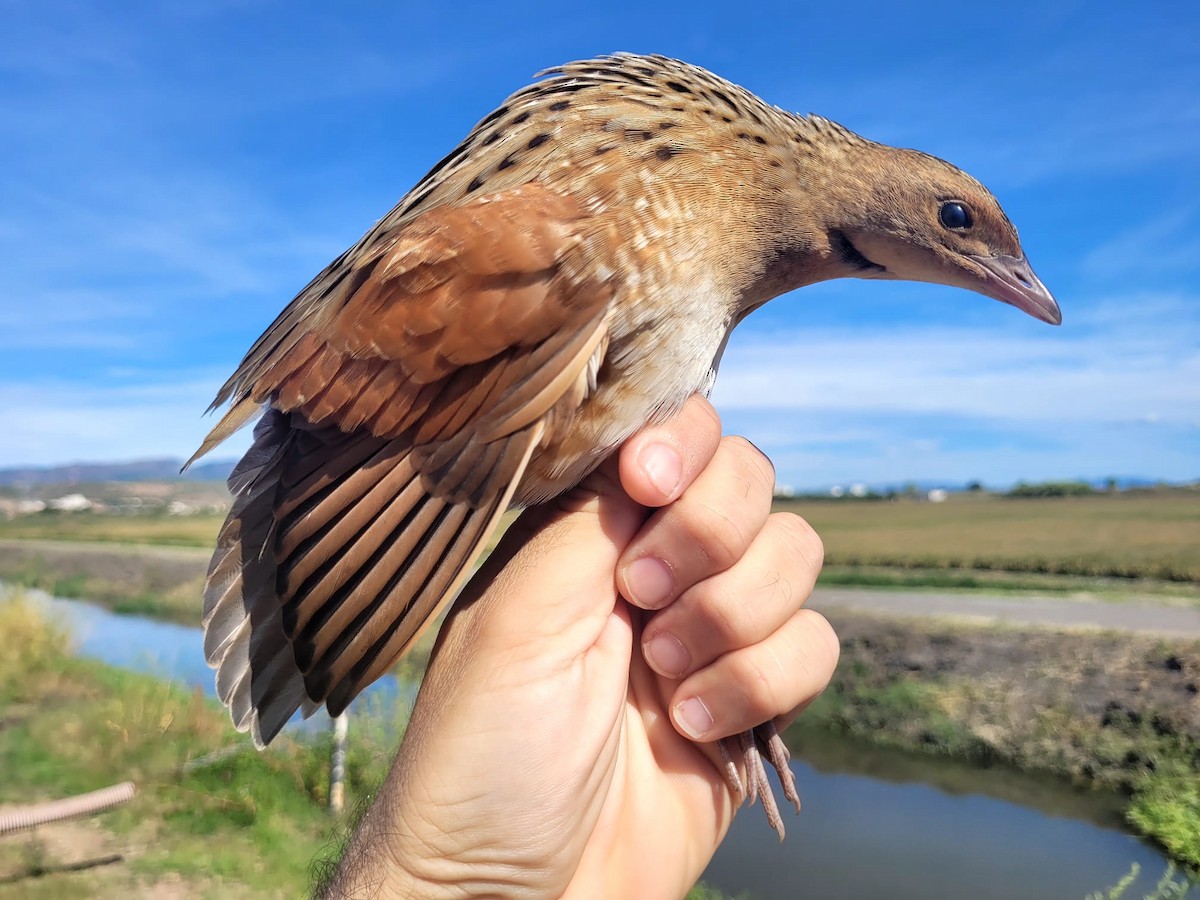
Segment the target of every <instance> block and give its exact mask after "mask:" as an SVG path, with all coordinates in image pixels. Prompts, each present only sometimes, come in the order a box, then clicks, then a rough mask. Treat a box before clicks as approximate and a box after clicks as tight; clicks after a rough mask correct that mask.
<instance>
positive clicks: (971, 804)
mask: <svg viewBox="0 0 1200 900" xmlns="http://www.w3.org/2000/svg"><path fill="white" fill-rule="evenodd" d="M52 609H53V615H54V618H55V619H57V620H59V621H63V622H68V621H69V622H70V623H71V624H72V627H73V629H74V630H75V631H76V634H77V638H76V640H77V646H78V648H79V649H80V650H81V651H82V652H84V653H91V654H94V655H96V656H98V657H100V658H104V659H106V660H107V661H109V662H111V663H114V664H117V665H121V666H129V667H134V668H140V669H143V670H149V671H153V672H155V673H156V675H158V676H159V677H166V678H170V679H172V680H173V681H175V682H176V684H178V685H180V686H181V687H184V688H186V687H189V686H191V685H195V686H196V689H197V690H201V691H208V690H210V689H211V673H210V672H209V671H208V669H207V667H206V666H205V665H204V663H203V660H202V658H201V657H200V649H199V648H200V641H199V636H198V633H197V631H196V630H195V629H188V628H180V627H178V626H171V625H164V624H163V623H157V622H152V621H147V620H144V619H139V618H136V617H128V616H114V615H112V614H111V613H108V612H107V611H105V610H100V609H98V608H96V607H91V606H89V605H85V604H78V603H75V602H58V603H56V604H55V605H54V606H53V607H52ZM838 624H839V629H840V630H841V631H842V633H843V635H844V638H845V640H846V641H847V645H846V650H845V653H846V656H845V657H844V660H843V666H842V672H843V675H842V676H839V680H838V681H836V682H835V684H834V687H833V688H832V689H831V691H830V692H828V693H827V695H826V697H825V698H823V700H822V701H820V702H819V703H818V704H817V706H816V708H814V709H813V710H811V711H810V712H809V713H808V714H806V715H805V717H804V719H803V720H802V722H804V723H808V725H809V726H810V727H809V728H807V729H806V730H805V731H803V732H797V731H793V732H792V733H791V734H790V735H789V738H790V739H791V742H792V744H793V747H794V748H795V749H796V752H797V754H798V759H797V762H796V767H795V770H796V773H797V777H798V780H799V782H800V785H801V789H802V791H803V793H804V800H805V812H804V813H803V814H802V815H801V816H800V818H799V819H797V820H796V821H795V822H794V823H793V822H789V839H788V842H787V844H785V845H784V846H783V847H780V846H779V845H778V843H777V842H775V841H774V839H773V838H771V837H770V836H769V835H758V834H757V831H758V830H759V829H758V826H759V825H760V824H761V823H759V822H758V820H759V818H761V817H760V816H757V815H741V816H738V817H737V819H736V820H735V825H734V831H733V833H731V835H730V837H729V839H728V841H727V843H726V845H725V846H723V847H722V850H721V852H720V854H719V855H718V857H717V859H716V860H714V863H713V868H712V869H711V870H710V873H709V875H708V876H706V879H707V880H708V881H709V882H711V883H713V884H715V885H717V886H719V887H722V888H724V889H726V890H729V891H730V892H731V893H734V894H736V893H737V892H738V890H740V889H742V888H750V887H751V886H752V885H753V886H754V889H753V891H752V894H753V896H762V897H770V896H795V894H794V893H792V894H789V893H787V890H790V888H788V887H787V886H788V885H794V884H797V883H799V882H797V881H796V879H802V880H803V883H805V884H810V885H816V884H820V885H824V886H826V887H823V888H822V890H821V891H818V892H816V893H815V894H813V895H814V896H875V895H876V894H874V893H873V892H872V891H873V890H874V889H873V888H872V887H871V885H873V884H875V882H874V881H872V880H871V879H875V878H884V879H888V883H890V884H893V885H896V886H897V887H896V890H895V891H893V892H891V893H889V894H887V896H889V897H897V896H912V897H917V896H936V895H937V894H936V893H934V894H931V893H928V892H926V893H921V891H922V885H926V886H928V885H929V884H932V883H935V882H936V883H938V884H941V883H942V882H941V881H938V880H937V879H939V878H954V879H959V881H958V882H957V883H959V884H960V885H970V884H972V883H973V881H974V880H975V879H984V880H985V881H987V882H988V883H992V882H993V881H994V880H995V879H994V878H993V874H994V867H995V864H996V860H1003V861H1004V865H1005V866H1007V867H1009V868H1010V869H1014V870H1015V869H1019V870H1021V871H1022V872H1024V873H1027V874H1029V877H1028V878H1027V879H1026V880H1025V881H1022V884H1026V885H1027V886H1028V888H1029V891H1031V892H1028V891H1025V890H1024V889H1022V890H1021V891H1017V892H1009V893H999V894H994V895H987V896H997V897H1001V896H1010V897H1012V896H1022V897H1026V896H1027V897H1040V896H1045V897H1060V896H1081V897H1082V896H1083V894H1084V893H1086V892H1087V891H1092V890H1100V889H1102V888H1104V887H1106V886H1107V885H1111V884H1114V883H1115V882H1116V881H1117V880H1118V879H1119V878H1120V877H1121V875H1123V874H1124V873H1125V872H1127V871H1128V870H1129V867H1130V865H1131V863H1133V862H1138V863H1139V864H1141V866H1142V870H1143V878H1144V879H1149V881H1147V882H1146V884H1147V885H1149V886H1152V884H1153V881H1154V880H1156V878H1157V876H1158V875H1159V874H1161V873H1162V871H1163V869H1164V867H1165V858H1164V857H1163V856H1162V854H1161V853H1159V852H1158V851H1157V850H1155V849H1154V848H1152V847H1150V846H1148V845H1146V844H1144V843H1142V842H1139V841H1138V840H1137V839H1136V838H1133V837H1131V836H1130V835H1129V834H1128V833H1127V832H1125V831H1122V830H1121V824H1122V821H1121V820H1122V815H1121V813H1122V809H1123V807H1124V802H1125V801H1124V798H1123V797H1122V796H1120V795H1119V794H1116V793H1113V792H1108V791H1102V790H1096V789H1094V784H1095V782H1090V783H1091V784H1092V785H1093V787H1087V786H1086V784H1084V783H1082V782H1081V783H1080V784H1078V785H1075V786H1072V785H1071V784H1070V783H1069V782H1068V781H1067V780H1065V779H1061V778H1060V779H1051V778H1045V777H1041V776H1037V775H1029V774H1027V773H1024V772H1017V771H1013V770H1011V769H1008V768H1006V767H1005V766H1003V765H997V760H998V759H1000V755H999V753H998V752H996V750H995V749H994V744H993V749H991V750H987V751H986V752H984V753H979V752H977V751H978V750H979V745H977V744H967V743H963V742H967V741H968V740H970V741H981V740H982V738H980V736H978V735H973V733H972V732H970V731H969V730H967V729H965V728H955V727H951V726H953V725H954V720H953V719H952V718H951V717H950V713H952V712H955V710H956V709H957V710H958V711H959V712H962V711H963V709H965V707H963V708H959V707H956V706H955V705H954V704H953V703H948V702H947V698H949V697H952V696H954V693H955V692H956V691H959V690H960V688H959V687H956V685H957V684H958V682H959V681H967V682H969V683H972V684H975V685H976V686H977V687H978V688H979V693H978V696H979V697H983V696H986V695H987V694H988V691H987V690H984V689H983V687H979V686H981V685H982V686H984V687H986V686H988V685H992V686H993V687H994V689H995V690H997V691H1001V690H1005V687H1004V685H1005V682H1004V680H1003V678H1001V677H1000V676H999V675H997V674H996V672H1002V671H1004V670H1005V667H1006V666H1008V667H1009V668H1011V667H1013V666H1016V667H1017V668H1020V667H1021V666H1022V665H1024V666H1026V667H1028V665H1029V662H1028V659H1027V658H1026V657H1024V656H1022V653H1023V652H1029V653H1033V654H1035V655H1037V654H1044V653H1045V652H1046V651H1047V650H1048V649H1049V648H1048V647H1046V646H1036V645H1031V644H1030V642H1029V640H1028V638H1025V639H1023V640H1022V639H1020V638H1019V636H1018V635H1016V634H1009V635H1007V637H1006V636H1005V633H1003V632H997V633H995V634H993V635H992V639H993V641H994V642H993V643H992V644H991V645H990V646H989V647H986V648H981V649H979V650H978V653H979V656H975V651H970V652H968V650H967V643H968V642H969V641H970V640H971V639H972V638H978V635H972V634H971V633H970V632H967V633H958V632H956V631H955V630H953V629H951V630H948V631H942V632H938V631H934V632H932V633H931V634H930V635H929V636H927V640H926V638H922V637H921V636H919V635H918V634H916V633H914V634H910V635H907V636H904V637H898V636H897V635H898V632H897V627H896V623H888V622H881V621H873V620H872V621H871V622H870V623H868V620H865V619H864V620H860V621H857V622H855V623H850V622H839V623H838ZM1010 640H1011V641H1013V642H1015V644H1016V645H1020V647H1017V646H1015V645H1014V643H1006V641H1010ZM1106 648H1107V649H1106ZM1060 649H1061V647H1060ZM1073 649H1074V650H1075V651H1076V652H1078V651H1079V649H1080V648H1079V647H1074V648H1073ZM860 651H861V654H866V656H867V658H866V659H863V658H860V656H861V654H860ZM1093 652H1096V653H1107V654H1108V660H1107V661H1108V662H1109V664H1110V666H1109V668H1110V669H1113V670H1114V671H1115V670H1119V669H1120V667H1119V666H1115V667H1114V666H1113V665H1112V659H1113V652H1112V649H1111V648H1108V647H1107V645H1103V644H1102V645H1100V646H1099V647H1098V648H1093ZM989 659H990V660H992V663H991V664H990V668H989V663H988V660H989ZM892 671H906V672H909V673H910V674H914V673H921V672H926V674H929V673H933V674H938V675H939V677H940V681H939V680H938V679H933V680H932V682H931V683H932V684H934V685H935V686H936V685H938V684H940V685H941V687H942V688H944V689H945V690H946V691H948V693H944V694H937V693H925V692H924V690H925V689H924V688H922V689H921V690H917V689H916V688H914V687H912V685H909V686H907V687H904V688H900V687H897V686H896V685H895V684H893V683H890V682H889V680H888V678H889V676H888V674H887V673H888V672H892ZM1168 671H1169V669H1168ZM989 672H990V673H991V675H990V676H989V675H988V674H987V673H989ZM847 678H848V679H849V680H847ZM989 678H992V679H998V680H995V681H994V683H993V682H991V681H989ZM921 683H922V684H923V682H921ZM947 685H948V686H947ZM989 689H990V688H989ZM1157 690H1158V689H1156V690H1150V691H1142V693H1145V694H1146V696H1147V698H1148V699H1149V700H1150V701H1154V698H1155V697H1158V696H1159V695H1158V693H1157ZM1010 692H1011V691H1010ZM186 693H187V692H186V690H185V692H184V694H185V695H186ZM1077 693H1079V692H1077ZM1086 693H1087V692H1082V693H1081V694H1080V695H1081V696H1082V695H1084V694H1086ZM1135 693H1136V692H1135ZM1025 699H1026V701H1027V702H1029V703H1036V702H1040V700H1039V698H1038V697H1037V696H1032V695H1028V694H1027V695H1026V697H1025ZM1098 699H1099V698H1093V701H1095V702H1098ZM1105 702H1107V701H1105ZM398 705H400V706H403V704H398V703H397V702H396V700H395V695H394V694H392V695H391V699H390V700H387V701H383V702H377V703H376V705H375V706H374V708H373V710H372V712H371V713H370V714H369V716H367V717H361V718H360V719H358V720H356V721H357V722H362V721H363V719H370V718H374V717H376V716H378V715H383V716H384V717H387V716H389V715H391V716H392V717H393V721H394V720H395V719H394V717H395V707H396V706H398ZM987 709H990V710H992V712H994V709H992V707H987ZM389 710H391V712H390V713H389ZM856 710H857V712H856ZM864 710H865V711H867V712H869V713H870V715H864V714H862V713H863V711H864ZM889 711H890V712H889ZM163 715H166V713H164V714H163ZM189 715H191V713H189ZM218 718H219V717H218ZM970 721H971V719H970V717H969V716H968V717H966V718H964V719H963V723H966V724H969V723H970ZM948 723H949V724H948ZM814 725H815V726H820V729H821V730H817V731H814V730H813V728H812V727H811V726H814ZM872 725H873V726H874V734H873V735H872V739H873V740H875V742H876V743H880V740H879V739H880V737H881V736H885V737H886V735H887V733H888V732H890V731H894V732H896V733H898V734H901V735H908V738H906V739H911V740H912V741H913V742H914V743H915V745H917V746H919V747H924V748H926V749H930V748H932V747H934V746H935V745H937V742H938V741H941V742H942V744H941V745H940V746H941V749H943V750H945V751H947V752H950V753H958V754H959V755H964V756H966V758H967V759H968V760H970V763H969V764H955V763H952V762H948V761H947V760H945V759H943V758H939V757H934V756H929V755H912V754H907V753H897V752H895V751H894V750H888V751H882V752H881V751H879V750H874V749H872V748H871V747H868V746H865V745H864V743H863V742H862V740H861V737H862V732H863V729H864V728H867V727H868V726H872ZM901 726H903V727H901ZM829 729H832V730H835V731H840V732H841V733H842V734H843V735H856V736H854V737H848V738H847V737H843V738H830V737H829V735H828V734H827V733H825V732H826V731H827V730H829ZM906 729H907V730H906ZM998 737H999V735H997V734H992V735H991V738H992V740H993V742H995V741H996V739H997V738H998ZM951 738H953V739H954V740H951ZM228 739H229V740H232V741H236V740H237V737H236V736H233V735H232V734H230V735H229V737H228ZM317 740H321V738H320V737H318V738H317ZM955 740H957V741H959V743H957V744H956V743H954V741H955ZM301 743H303V742H301ZM964 746H967V747H970V748H974V749H973V750H972V751H971V752H969V753H964V752H963V748H964ZM386 747H387V740H386V739H384V740H382V741H380V742H379V744H378V746H377V747H376V748H375V749H374V750H372V751H370V753H373V754H375V756H376V759H375V762H376V763H378V764H382V763H383V762H385V761H386ZM288 752H292V751H288ZM251 755H252V756H256V755H254V754H251ZM368 755H370V754H368ZM296 765H297V766H298V768H299V769H302V770H305V769H307V768H309V766H308V764H305V765H299V764H296ZM360 774H361V773H360ZM951 776H952V777H951ZM231 777H232V776H231ZM310 777H311V778H316V776H314V775H312V773H311V772H310V775H309V776H304V777H303V778H301V780H300V782H298V783H301V784H304V785H307V787H306V788H305V789H306V790H307V791H308V792H309V793H310V795H312V796H317V795H319V793H320V787H319V779H317V780H313V781H312V782H311V783H309V778H310ZM367 787H368V788H369V785H368V786H367ZM227 789H229V788H228V786H227V787H226V788H225V789H223V790H227ZM222 793H223V791H222V792H214V794H216V795H217V796H220V795H221V794H222ZM233 795H234V796H237V795H238V791H237V790H234V792H233ZM1064 823H1065V824H1064ZM1048 847H1059V851H1056V852H1052V853H1048V852H1047V849H1046V848H1048ZM738 848H740V849H738ZM856 860H857V861H856ZM914 860H916V861H918V862H919V864H915V863H914V862H913V861H914ZM939 860H940V861H939ZM931 873H936V877H935V875H934V874H931ZM864 879H866V880H864ZM929 879H934V880H933V881H930V880H929ZM947 883H950V882H947ZM906 884H908V885H910V888H906V890H908V891H909V892H908V893H904V892H902V891H900V887H899V886H902V885H906ZM837 885H842V886H844V887H846V889H847V890H848V891H850V892H849V893H842V894H838V893H836V891H835V890H834V889H835V887H836V886H837ZM1038 885H1042V886H1043V887H1045V888H1046V890H1041V889H1040V888H1039V889H1038V890H1034V888H1035V887H1037V886H1038ZM1142 886H1143V885H1142V884H1141V883H1139V885H1138V888H1137V889H1135V891H1134V892H1133V893H1131V894H1129V895H1128V896H1131V897H1140V896H1142V895H1143V894H1139V893H1137V892H1136V890H1140V889H1141V887H1142ZM1063 891H1066V893H1063ZM1143 893H1145V892H1144V891H1143ZM977 895H979V894H978V892H975V893H973V894H972V896H977Z"/></svg>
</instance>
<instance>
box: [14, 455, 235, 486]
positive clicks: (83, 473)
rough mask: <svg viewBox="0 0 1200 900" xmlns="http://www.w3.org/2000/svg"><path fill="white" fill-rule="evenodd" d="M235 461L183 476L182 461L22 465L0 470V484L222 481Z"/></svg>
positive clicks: (202, 465) (216, 463)
mask: <svg viewBox="0 0 1200 900" xmlns="http://www.w3.org/2000/svg"><path fill="white" fill-rule="evenodd" d="M236 462H237V461H236V460H233V459H216V460H212V461H211V462H204V463H200V464H198V465H195V466H192V467H191V468H190V469H188V470H187V471H186V472H184V473H183V474H182V475H181V474H180V473H179V470H180V468H181V467H182V466H183V460H182V459H142V460H136V461H133V462H112V463H73V464H71V465H66V466H47V467H36V466H23V467H17V468H12V469H0V485H34V484H83V483H94V482H98V481H224V480H225V479H226V478H228V477H229V473H230V472H231V471H232V470H233V467H234V465H235V463H236Z"/></svg>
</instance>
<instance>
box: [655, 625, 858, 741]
mask: <svg viewBox="0 0 1200 900" xmlns="http://www.w3.org/2000/svg"><path fill="white" fill-rule="evenodd" d="M840 651H841V648H840V646H839V645H838V639H837V635H836V634H835V633H834V631H833V627H832V626H831V625H830V624H829V622H828V621H827V620H826V619H825V617H824V616H822V615H821V614H820V613H818V612H814V611H813V610H810V609H802V610H800V612H798V613H797V614H796V615H795V616H793V617H792V618H791V619H790V620H788V622H787V623H786V624H785V625H784V626H783V627H782V628H780V629H779V630H778V631H776V632H775V633H774V634H772V635H771V636H770V637H768V638H767V639H766V640H764V641H760V642H759V643H757V644H754V645H753V646H750V647H744V648H742V649H741V650H736V651H734V652H733V653H728V654H726V655H725V656H722V657H720V658H719V659H718V660H716V662H714V663H713V664H712V665H710V666H707V667H706V668H704V669H701V670H700V671H698V672H696V673H695V674H693V675H691V676H690V677H688V678H686V679H684V681H683V682H682V683H681V684H680V685H679V687H678V688H677V689H676V691H675V693H674V696H673V697H672V698H671V703H670V709H671V719H672V721H673V722H674V723H675V727H676V728H677V729H678V730H679V731H680V733H682V734H684V735H686V736H687V737H689V738H691V739H692V740H696V741H714V740H717V739H718V738H723V737H728V736H729V735H731V734H738V733H739V732H742V731H748V730H749V729H751V728H753V727H755V726H756V725H761V724H762V723H763V722H767V721H770V720H772V719H775V718H776V717H779V716H785V717H786V716H790V715H792V714H793V713H794V712H795V710H797V709H798V708H800V707H801V706H803V705H804V704H806V703H809V702H811V701H812V700H813V699H814V698H815V697H816V696H817V695H818V694H820V693H821V691H823V690H825V688H826V686H827V685H828V684H829V679H830V678H832V677H833V670H834V667H835V666H836V665H837V660H838V655H839V653H840Z"/></svg>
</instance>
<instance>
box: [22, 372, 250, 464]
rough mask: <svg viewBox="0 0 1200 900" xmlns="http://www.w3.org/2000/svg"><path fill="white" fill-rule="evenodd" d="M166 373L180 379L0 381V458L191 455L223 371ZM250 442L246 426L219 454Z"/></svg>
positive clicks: (54, 460) (49, 460)
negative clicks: (0, 430) (96, 382)
mask: <svg viewBox="0 0 1200 900" xmlns="http://www.w3.org/2000/svg"><path fill="white" fill-rule="evenodd" d="M144 377H145V376H143V378H144ZM173 377H180V378H181V380H174V381H164V382H150V381H142V382H140V383H133V384H126V385H123V386H112V387H104V386H96V387H89V386H87V385H82V384H65V383H64V384H43V385H29V384H13V383H0V419H2V420H3V421H4V422H5V428H4V430H3V434H2V436H0V466H15V465H54V464H59V463H66V462H78V461H89V460H123V459H143V458H147V457H159V456H177V457H187V456H190V455H191V453H192V451H194V450H195V449H196V447H198V446H199V445H200V442H201V441H202V440H203V438H204V436H205V435H206V434H207V433H208V430H209V429H210V428H211V427H212V426H213V424H214V422H215V419H214V418H212V417H209V418H205V417H203V413H204V410H205V409H207V408H208V404H209V403H210V402H211V400H212V397H213V394H214V393H215V391H216V387H217V385H218V384H219V383H220V378H222V377H223V375H218V374H217V373H215V372H214V373H192V374H191V377H188V376H187V375H186V374H184V375H183V376H173ZM249 445H250V431H249V429H246V430H244V431H242V432H240V433H239V434H237V435H235V436H234V437H232V438H231V439H230V440H229V441H228V442H227V443H226V444H225V445H223V446H222V449H221V450H220V455H221V456H232V455H236V454H240V453H242V452H244V451H245V449H246V448H247V447H249Z"/></svg>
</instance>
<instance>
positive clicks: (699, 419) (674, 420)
mask: <svg viewBox="0 0 1200 900" xmlns="http://www.w3.org/2000/svg"><path fill="white" fill-rule="evenodd" d="M720 440H721V419H720V417H719V416H718V415H717V411H716V410H715V409H713V406H712V404H711V403H709V402H708V401H707V400H706V399H705V398H704V397H701V396H700V395H699V394H696V395H694V396H692V397H691V398H690V399H689V400H688V401H687V403H685V404H684V405H683V408H682V409H681V410H679V412H677V413H676V414H675V415H674V416H672V417H671V418H670V419H668V420H667V421H666V422H663V423H661V424H659V425H648V426H647V427H645V428H643V429H642V430H641V431H639V432H638V433H637V434H635V435H634V436H633V437H631V438H630V439H629V440H627V441H626V442H625V444H624V446H623V447H622V448H621V452H620V457H619V460H618V467H619V472H620V479H621V486H622V487H623V488H624V489H625V492H626V493H627V494H629V496H630V497H631V498H632V499H633V500H634V501H635V502H637V503H640V504H642V506H654V507H657V506H665V505H666V504H668V503H670V502H671V501H673V500H675V499H676V498H677V497H679V495H680V494H682V493H683V492H684V490H686V489H687V487H688V485H689V484H691V483H692V481H693V480H694V479H695V478H696V476H697V475H698V474H700V472H701V471H702V470H703V469H704V467H705V466H706V465H708V461H709V460H710V459H712V455H713V454H714V453H715V452H716V450H717V444H718V443H719V442H720Z"/></svg>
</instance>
